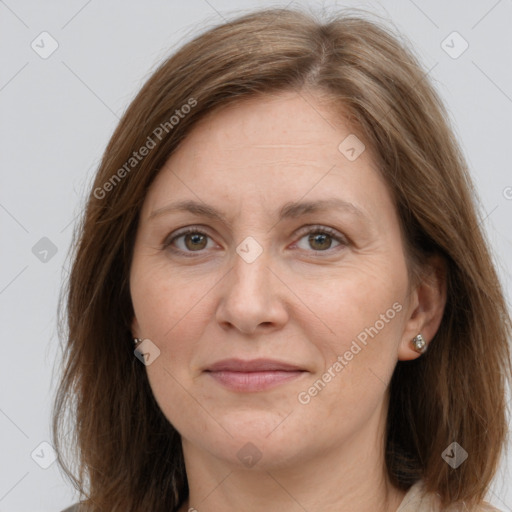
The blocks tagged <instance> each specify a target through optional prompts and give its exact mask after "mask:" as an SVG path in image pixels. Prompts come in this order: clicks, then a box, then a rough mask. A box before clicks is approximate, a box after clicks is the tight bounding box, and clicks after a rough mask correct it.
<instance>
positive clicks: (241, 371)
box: [204, 359, 307, 392]
mask: <svg viewBox="0 0 512 512" xmlns="http://www.w3.org/2000/svg"><path fill="white" fill-rule="evenodd" d="M204 371H205V373H206V374H207V375H209V376H210V377H211V378H213V379H214V380H215V381H216V382H218V383H219V384H221V385H222V386H224V387H225V388H228V389H230V390H231V391H238V392H257V391H264V390H267V389H271V388H274V387H276V386H279V385H282V384H285V383H287V382H290V381H291V380H295V379H297V378H299V377H301V376H302V375H303V374H304V373H307V371H306V370H304V369H303V368H300V367H298V366H295V365H292V364H289V363H284V362H281V361H275V360H272V359H253V360H251V361H243V360H241V359H225V360H223V361H218V362H217V363H214V364H212V365H211V366H209V367H208V368H206V370H204Z"/></svg>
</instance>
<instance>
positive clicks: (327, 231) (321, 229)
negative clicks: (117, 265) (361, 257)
mask: <svg viewBox="0 0 512 512" xmlns="http://www.w3.org/2000/svg"><path fill="white" fill-rule="evenodd" d="M312 233H315V234H322V235H328V236H330V237H331V238H333V239H334V240H336V241H337V242H339V244H340V246H346V245H348V241H347V239H346V238H345V237H344V236H343V235H341V234H339V233H338V232H337V231H335V230H334V229H332V228H329V227H325V226H309V229H307V231H301V232H300V233H299V235H300V237H299V240H301V239H302V238H304V236H306V235H310V234H312ZM190 234H196V235H203V236H206V237H208V238H211V237H210V235H208V233H206V232H205V231H202V230H201V229H199V228H197V227H194V226H191V227H188V228H186V229H185V230H183V231H179V232H178V233H176V234H175V235H174V236H172V238H169V237H167V238H166V239H165V240H164V242H163V244H162V250H165V249H170V250H171V251H172V252H174V253H179V254H181V255H183V256H185V257H187V258H193V257H195V254H194V253H198V254H201V253H202V252H204V251H203V250H199V251H183V250H181V249H176V248H174V247H171V244H172V243H173V242H174V241H175V240H177V239H178V238H181V237H183V236H186V235H190ZM340 246H337V247H334V248H329V249H326V250H325V251H319V250H315V249H313V250H312V251H307V252H313V253H317V254H320V253H331V251H332V250H335V249H336V248H339V247H340Z"/></svg>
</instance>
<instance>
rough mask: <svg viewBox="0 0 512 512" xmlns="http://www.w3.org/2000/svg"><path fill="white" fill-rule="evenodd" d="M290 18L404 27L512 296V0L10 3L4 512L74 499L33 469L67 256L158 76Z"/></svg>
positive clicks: (40, 449)
mask: <svg viewBox="0 0 512 512" xmlns="http://www.w3.org/2000/svg"><path fill="white" fill-rule="evenodd" d="M277 5H279V6H286V5H307V6H311V7H314V8H316V9H320V10H321V9H322V8H324V9H326V10H327V11H329V12H330V11H332V10H335V9H336V7H337V6H338V7H342V6H351V7H360V8H364V9H367V10H369V11H372V12H374V13H377V14H380V15H382V16H384V17H386V18H389V19H391V20H392V22H393V23H394V24H395V25H396V27H397V28H398V29H399V30H400V31H401V32H402V33H403V34H404V35H405V36H406V37H407V38H408V39H409V40H410V41H411V43H412V44H413V46H414V48H415V50H416V52H417V54H418V55H419V56H420V58H421V60H422V62H423V65H424V67H425V69H426V70H430V73H429V76H430V77H431V78H432V79H433V80H434V82H435V84H436V87H437V89H438V91H439V92H440V94H441V96H442V98H443V99H444V101H445V102H446V104H447V106H448V109H449V111H450V115H451V117H452V121H453V125H454V128H455V130H456V133H457V136H458V137H459V139H460V140H461V142H462V146H463V149H464V151H465V155H466V157H467V160H468V163H469V165H470V168H471V170H472V173H473V177H474V180H475V183H476V185H477V188H478V191H479V193H480V196H481V199H482V215H483V216H484V217H485V220H484V221H483V223H484V226H485V229H486V231H487V233H488V236H489V239H490V241H491V244H492V246H493V249H494V252H495V255H496V260H497V262H498V265H499V271H500V275H501V278H502V281H503V283H504V286H505V288H506V290H507V296H508V297H509V296H510V290H511V289H512V280H511V275H510V262H511V261H512V257H511V256H512V247H511V236H510V219H511V217H512V188H511V187H512V173H511V171H510V148H511V142H512V137H511V132H512V115H511V114H512V80H511V78H512V70H511V64H512V59H511V57H512V29H511V27H512V1H511V0H499V1H496V0H482V1H475V0H474V1H472V2H468V1H464V0H457V1H451V2H447V1H446V0H436V1H426V0H414V1H413V0H399V1H398V0H397V1H394V2H392V3H391V2H384V1H382V2H376V1H373V2H344V3H343V4H341V2H314V1H303V2H299V1H295V2H288V1H282V2H268V1H262V2H257V1H250V0H244V1H239V2H237V3H235V2H232V1H228V0H209V1H206V0H187V1H186V2H179V1H166V2H164V1H157V0H152V1H145V2H142V1H138V2H137V1H129V2H127V1H125V2H122V1H120V0H116V1H110V2H100V1H99V0H89V1H87V0H73V1H66V2H64V1H60V2H57V1H46V2H36V1H20V0H18V1H17V0H6V1H5V2H4V1H0V41H1V44H0V109H1V115H0V141H1V142H0V143H1V151H0V169H1V180H2V181H1V187H0V225H1V236H2V245H1V247H2V249H1V253H0V254H1V260H0V263H1V264H0V311H1V315H2V316H1V320H2V322H1V325H2V338H3V339H2V347H3V357H2V370H1V377H0V378H1V385H0V390H1V391H0V393H1V397H0V429H1V435H0V512H6V511H9V512H21V511H27V510H31V511H34V512H36V511H48V512H50V511H59V510H61V509H62V508H64V507H65V506H67V505H68V504H70V503H72V502H74V501H75V499H76V496H75V495H74V494H73V492H72V490H71V487H70V485H69V484H68V483H67V482H66V481H64V480H63V478H62V476H61V474H60V472H59V470H58V467H57V464H56V463H54V464H52V465H50V466H49V468H48V469H43V468H41V467H40V466H39V465H38V464H37V463H36V462H35V460H37V461H38V462H39V463H40V464H44V463H49V462H51V448H49V447H47V446H46V447H45V445H42V446H40V443H41V442H44V441H50V439H51V438H50V435H49V421H50V415H49V412H50V405H51V398H52V396H53V392H54V389H55V383H56V374H54V373H53V366H54V361H55V359H56V357H57V356H58V350H57V347H58V344H57V337H56V307H57V298H58V292H59V287H60V283H61V279H62V278H63V277H65V276H66V275H67V273H66V271H65V270H63V269H65V267H66V266H67V264H68V262H67V260H66V253H67V251H68V248H69V245H70V241H71V234H72V229H73V225H74V221H75V219H76V216H77V214H78V213H79V211H80V208H81V207H82V206H83V200H84V197H85V194H86V192H87V190H88V187H89V186H90V184H91V180H92V176H93V173H94V171H95V170H96V168H97V165H98V163H99V160H100V158H101V155H102V152H103V150H104V148H105V146H106V144H107V141H108V140H109V138H110V136H111V134H112V131H113V130H114V128H115V126H116V124H117V122H118V118H119V117H120V116H121V114H122V113H123V111H124V110H125V108H126V107H127V105H128V103H129V102H130V101H131V99H132V98H133V97H134V95H135V94H136V92H137V91H138V90H139V88H140V87H141V85H142V84H143V82H144V81H145V80H146V79H147V78H148V76H149V75H150V73H151V71H152V70H154V69H155V66H156V65H157V64H158V63H160V62H161V60H162V59H163V58H164V57H165V56H167V55H168V54H169V53H170V52H171V51H173V50H174V49H175V48H176V47H178V46H179V45H181V44H182V43H183V42H184V41H185V40H189V39H190V38H191V37H192V36H194V35H196V34H198V33H199V32H202V31H203V30H204V29H206V28H207V27H210V26H212V25H214V24H217V23H220V22H222V21H223V19H224V18H226V19H229V18H230V17H232V16H233V13H234V12H235V9H236V11H237V12H241V11H247V10H250V9H252V8H255V7H260V6H277ZM43 31H47V32H49V33H50V34H51V36H52V37H53V38H54V39H55V40H56V41H57V42H58V45H59V46H58V49H57V50H56V51H55V52H54V53H53V54H52V55H51V56H50V57H48V58H47V59H43V58H41V57H40V56H39V55H38V54H37V53H36V52H35V51H34V50H33V49H32V47H31V43H32V41H34V40H35V41H36V43H38V41H39V43H38V44H39V45H40V46H42V44H43V43H41V42H40V38H38V36H39V34H40V33H41V32H43ZM453 31H457V32H459V33H460V34H461V36H462V37H463V38H464V39H465V40H466V41H467V43H468V44H469V47H468V49H467V50H466V51H465V52H464V53H463V54H462V55H460V56H459V57H458V58H456V59H454V58H452V57H451V56H450V55H448V54H447V53H446V52H445V51H444V50H443V48H442V46H441V43H442V41H443V40H445V39H446V37H447V36H448V35H449V34H451V33H452V32H453ZM449 41H450V40H449ZM449 44H451V43H449ZM459 44H460V42H457V41H455V43H453V45H454V46H455V50H457V48H461V47H460V46H458V45H459ZM45 48H46V49H48V48H49V42H48V40H46V43H45ZM43 237H47V238H48V239H50V240H51V242H52V243H53V244H54V245H55V246H56V249H57V252H56V254H55V255H53V256H52V253H51V252H49V253H47V254H45V253H44V252H41V248H40V246H39V245H38V246H36V249H35V250H34V252H35V253H36V254H34V252H33V250H32V248H33V247H34V246H35V245H36V244H37V243H38V242H39V241H40V239H41V238H43ZM39 243H40V244H43V245H44V244H45V243H47V242H39ZM38 248H39V250H38ZM43 248H44V247H43ZM38 251H39V252H38ZM41 258H42V259H43V260H44V259H45V258H46V260H47V261H41ZM56 368H57V370H58V366H56ZM34 450H35V452H34ZM32 453H34V455H33V456H34V459H35V460H34V459H33V458H32V457H31V454H32ZM470 456H471V455H470ZM510 461H511V459H510V456H509V458H508V460H507V459H504V460H503V463H502V466H501V468H500V473H499V475H498V478H497V479H496V480H495V484H494V486H493V492H492V493H491V494H490V495H489V500H490V501H491V502H492V503H493V504H494V505H495V506H497V507H498V508H500V509H501V510H503V511H512V482H511V481H512V478H511V472H510Z"/></svg>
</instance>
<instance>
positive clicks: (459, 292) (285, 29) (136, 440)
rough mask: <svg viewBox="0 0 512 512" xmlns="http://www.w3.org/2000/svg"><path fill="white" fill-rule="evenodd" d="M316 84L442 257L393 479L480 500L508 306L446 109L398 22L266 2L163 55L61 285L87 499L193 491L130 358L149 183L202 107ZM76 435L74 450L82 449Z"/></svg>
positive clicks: (391, 453)
mask: <svg viewBox="0 0 512 512" xmlns="http://www.w3.org/2000/svg"><path fill="white" fill-rule="evenodd" d="M305 88H308V89H310V90H312V91H317V92H318V93H321V94H322V95H324V96H326V97H329V98H331V99H332V102H333V105H336V106H337V108H339V112H340V115H345V116H346V117H347V119H348V121H350V123H351V124H352V125H353V127H354V130H355V131H356V133H357V134H358V136H359V137H360V138H361V139H362V140H364V142H365V144H366V145H367V147H369V148H371V150H372V152H373V154H374V155H375V158H376V159H377V162H376V163H377V167H378V168H379V169H380V171H381V172H382V175H383V176H384V178H385V180H386V182H387V184H388V186H389V188H390V190H391V191H392V194H393V196H394V199H395V202H396V208H397V211H398V213H399V217H400V222H401V227H402V229H403V233H404V239H405V243H406V249H407V254H408V261H409V269H410V271H411V272H412V274H413V275H414V276H416V277H417V276H418V275H419V274H418V272H419V271H420V269H421V263H422V262H424V261H426V258H427V257H428V256H429V255H431V254H438V255H440V256H441V257H442V258H443V260H444V261H445V263H446V268H447V283H446V286H447V303H446V308H445V312H444V316H443V320H442V323H441V326H440V328H439V330H438V332H437V334H436V336H435V338H434V339H433V340H432V342H431V344H430V348H429V351H428V352H427V353H426V354H425V355H423V356H422V357H420V358H418V359H417V360H415V361H407V362H398V363H397V366H396V369H395V372H394V375H393V377H392V381H391V385H390V406H389V414H388V424H387V433H386V436H387V438H386V464H387V470H388V473H389V475H390V478H391V479H392V482H393V483H394V484H395V485H396V486H398V487H399V488H401V489H403V490H407V489H408V488H409V487H410V486H411V484H412V483H414V482H416V481H417V480H419V479H420V478H422V479H424V481H425V484H426V488H427V490H428V491H431V492H437V493H438V494H439V495H440V497H441V498H442V502H443V504H444V505H447V504H450V503H454V502H456V501H458V500H465V501H466V503H468V504H472V503H477V502H480V501H481V500H482V499H483V498H484V497H485V495H486V493H487V490H488V488H489V485H490V483H491V481H492V479H493V477H494V475H495V473H496V470H497V467H498V464H499V460H500V456H501V453H502V450H503V447H504V443H505V436H506V432H507V422H506V421H507V418H506V403H505V385H506V382H507V379H508V378H509V377H510V375H511V367H512V366H511V359H510V346H509V340H510V333H511V320H510V316H509V314H508V312H507V308H506V304H505V301H504V297H503V291H502V289H501V287H500V283H499V281H498V278H497V275H496V272H495V269H494V265H493V261H492V258H491V255H490V253H489V250H488V244H487V242H486V240H485V238H484V235H483V232H482V228H481V224H480V219H479V217H478V215H477V213H476V212H477V199H476V194H475V192H474V189H473V186H472V182H471V179H470V177H469V175H468V171H467V165H466V163H465V160H464V157H463V155H462V152H461V150H460V148H459V146H458V143H457V141H456V139H455V137H454V135H453V133H452V129H451V128H450V124H449V121H448V116H447V113H446V111H445V109H444V107H443V105H442V103H441V101H440V99H439V97H438V95H437V94H436V92H435V90H434V88H433V87H432V85H431V84H430V83H429V80H428V78H427V76H426V73H425V72H424V71H423V70H422V68H421V66H420V64H419V63H418V59H417V58H416V57H415V56H414V54H413V53H412V52H411V51H410V50H408V49H407V48H406V47H405V46H404V45H403V44H402V43H400V42H399V39H398V38H397V37H396V36H394V35H393V34H392V31H391V30H388V29H386V28H385V27H384V26H380V25H379V23H377V22H371V21H368V20H367V19H365V17H364V16H360V15H354V14H347V15H345V14H344V13H343V14H339V15H337V16H334V17H332V18H331V19H329V20H326V21H324V22H319V21H317V20H316V18H315V17H314V16H312V15H311V14H307V13H304V12H301V11H297V10H286V9H269V10H262V11H258V12H254V13H252V14H249V15H245V16H242V17H239V18H237V19H235V20H234V21H231V22H229V23H226V24H223V25H221V26H218V27H215V28H213V29H210V30H209V31H207V32H206V33H204V34H203V35H201V36H199V37H197V38H195V39H194V40H192V41H191V42H189V43H187V44H186V45H184V46H183V47H182V48H181V49H180V50H179V51H178V52H177V53H176V54H174V55H173V56H171V57H170V58H169V59H167V60H166V61H165V62H163V64H162V65H161V66H160V67H159V68H158V69H157V70H156V71H155V72H154V74H153V75H152V76H151V77H150V79H149V80H148V81H147V82H146V84H145V85H144V86H143V88H142V90H141V91H140V92H139V94H138V95H137V97H136V98H135V99H134V101H133V102H132V103H131V105H130V106H129V108H128V110H127V111H126V113H125V114H124V116H123V117H122V119H121V121H120V123H119V125H118V127H117V129H116V130H115V132H114V134H113V136H112V138H111V140H110V142H109V144H108V146H107V148H106V151H105V153H104V156H103V159H102V161H101V164H100V167H99V169H98V172H97V174H96V177H95V181H94V185H93V189H92V190H91V194H90V196H89V198H88V201H87V205H86V208H85V212H84V216H83V219H82V221H81V223H80V225H79V226H78V228H77V230H76V232H75V238H74V242H73V253H72V258H73V261H72V268H71V273H70V277H69V282H68V286H67V288H66V289H65V290H63V295H64V296H65V302H66V306H67V309H66V312H65V316H64V315H62V316H63V318H62V319H61V322H62V323H63V324H65V328H63V329H62V330H61V337H62V339H63V341H64V354H63V357H64V370H63V374H62V378H61V381H60V385H59V389H58V393H57V395H56V398H55V403H54V410H53V437H54V443H55V446H56V449H57V452H58V456H59V459H58V460H59V463H60V464H61V466H62V468H63V469H64V471H65V472H66V474H67V475H68V476H69V477H70V478H71V479H72V481H73V482H74V484H75V485H76V487H77V489H79V490H80V492H81V493H83V495H84V496H85V497H86V499H84V502H83V504H84V509H85V507H86V509H87V510H91V511H108V512H116V511H123V512H126V511H143V510H144V511H146V510H152V511H154V512H158V511H164V510H166V511H169V510H177V509H178V507H179V506H180V505H181V504H182V503H183V501H184V500H185V499H186V498H187V495H188V485H187V479H186V473H185V467H184V461H183V453H182V449H181V440H180V436H179V434H178V433H177V432H176V430H175V429H174V428H173V426H172V425H171V424H170V423H169V422H168V420H167V419H166V418H165V417H164V415H163V413H162V412H161V410H160V409H159V407H158V405H157V403H156V401H155V399H154V397H153V394H152V391H151V388H150V386H149V383H148V379H147V376H146V371H145V367H144V366H143V365H142V364H141V363H140V362H139V361H138V360H137V359H136V358H135V357H134V355H133V342H132V334H131V331H130V325H131V321H132V318H133V314H134V312H133V308H132V304H131V298H130V291H129V282H128V276H129V269H130V265H131V257H132V250H133V245H134V236H135V233H136V229H137V223H138V217H139V212H140V209H141V205H142V203H143V201H144V198H145V195H146V192H147V190H148V187H149V186H150V184H151V183H152V181H153V179H154V178H155V176H156V175H157V173H158V172H159V170H160V169H161V168H162V166H163V164H164V163H165V162H166V160H167V159H168V158H169V157H170V155H171V154H172V153H173V151H174V150H175V149H176V147H177V146H178V144H179V143H180V141H181V140H183V138H184V137H186V135H187V134H188V133H190V131H191V130H192V129H193V128H194V126H195V124H196V123H197V122H198V121H199V120H200V119H202V118H203V117H204V116H205V115H207V114H209V113H211V112H212V111H214V110H215V109H218V108H221V107H222V106H225V105H228V104H233V103H236V102H238V101H242V100H243V99H246V98H254V97H255V96H257V95H265V94H268V93H272V92H279V91H286V90H294V91H297V92H299V93H300V91H302V90H304V89H305ZM142 147H146V149H147V151H146V150H144V151H143V150H142V149H141V148H142ZM134 152H136V155H137V156H135V153H134ZM59 311H61V308H60V307H59ZM68 420H69V421H68ZM68 428H70V431H69V433H68V432H67V429H68ZM454 441H456V442H457V443H459V445H461V446H462V447H463V448H464V449H465V450H466V451H467V452H468V453H469V458H468V460H467V461H466V462H465V463H464V464H462V465H461V466H459V467H458V468H457V469H453V468H452V467H451V466H450V465H448V464H447V463H446V462H445V461H444V460H443V458H442V457H441V454H442V452H443V451H444V450H445V449H446V448H447V447H448V446H449V445H450V444H451V443H452V442H454ZM66 447H68V448H71V449H72V448H75V450H74V451H73V450H71V453H70V456H71V458H72V461H74V463H73V462H70V463H69V464H68V462H66V460H65V458H66V457H65V448H66Z"/></svg>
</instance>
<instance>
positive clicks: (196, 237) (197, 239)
mask: <svg viewBox="0 0 512 512" xmlns="http://www.w3.org/2000/svg"><path fill="white" fill-rule="evenodd" d="M188 239H189V240H190V241H191V244H192V248H194V247H195V248H196V249H197V247H198V245H200V244H201V241H202V239H204V236H203V235H200V234H193V235H188Z"/></svg>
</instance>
